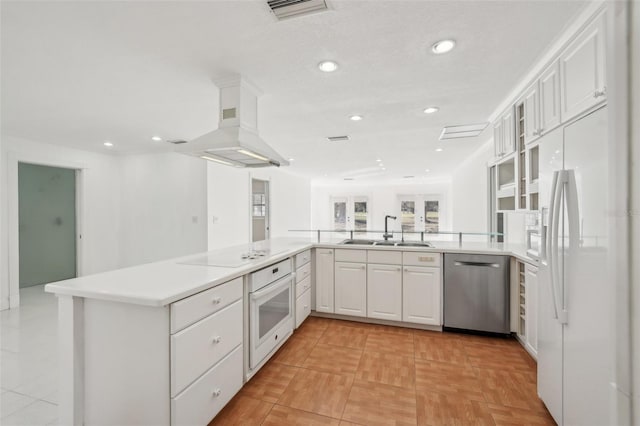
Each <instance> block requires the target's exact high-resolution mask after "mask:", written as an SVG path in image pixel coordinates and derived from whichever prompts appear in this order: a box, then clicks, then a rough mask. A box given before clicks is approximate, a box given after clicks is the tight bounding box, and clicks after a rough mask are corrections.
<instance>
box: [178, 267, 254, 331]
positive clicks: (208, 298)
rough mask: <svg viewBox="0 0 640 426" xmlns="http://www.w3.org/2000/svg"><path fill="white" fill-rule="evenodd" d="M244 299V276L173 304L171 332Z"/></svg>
mask: <svg viewBox="0 0 640 426" xmlns="http://www.w3.org/2000/svg"><path fill="white" fill-rule="evenodd" d="M240 299H242V277H239V278H236V279H235V280H233V281H229V282H228V283H225V284H222V285H219V286H216V287H213V288H211V289H209V290H206V291H203V292H200V293H198V294H194V295H193V296H191V297H187V298H186V299H182V300H179V301H177V302H175V303H172V304H171V334H173V333H176V332H178V331H180V330H182V329H183V328H185V327H187V326H189V325H191V324H193V323H194V322H196V321H199V320H201V319H202V318H204V317H206V316H207V315H211V314H212V313H214V312H217V311H219V310H220V309H222V308H224V307H226V306H229V304H231V303H233V302H235V301H236V300H240Z"/></svg>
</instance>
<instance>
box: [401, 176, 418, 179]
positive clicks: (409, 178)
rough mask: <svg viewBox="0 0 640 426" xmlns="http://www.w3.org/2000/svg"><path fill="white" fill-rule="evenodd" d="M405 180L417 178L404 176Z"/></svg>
mask: <svg viewBox="0 0 640 426" xmlns="http://www.w3.org/2000/svg"><path fill="white" fill-rule="evenodd" d="M402 177H403V178H404V179H413V178H414V177H415V176H402Z"/></svg>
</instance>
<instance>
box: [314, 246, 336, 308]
mask: <svg viewBox="0 0 640 426" xmlns="http://www.w3.org/2000/svg"><path fill="white" fill-rule="evenodd" d="M315 267H316V311H318V312H329V313H333V312H334V304H333V292H334V276H333V267H334V266H333V249H320V248H319V249H316V254H315Z"/></svg>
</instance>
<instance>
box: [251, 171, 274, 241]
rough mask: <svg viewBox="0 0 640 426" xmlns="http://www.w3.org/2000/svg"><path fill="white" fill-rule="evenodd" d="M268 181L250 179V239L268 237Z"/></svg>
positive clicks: (255, 239)
mask: <svg viewBox="0 0 640 426" xmlns="http://www.w3.org/2000/svg"><path fill="white" fill-rule="evenodd" d="M269 207H270V204H269V181H268V180H261V179H253V178H252V179H251V241H252V242H256V241H264V240H266V239H269V214H270V209H269Z"/></svg>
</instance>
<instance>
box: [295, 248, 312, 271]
mask: <svg viewBox="0 0 640 426" xmlns="http://www.w3.org/2000/svg"><path fill="white" fill-rule="evenodd" d="M310 260H311V250H305V251H303V252H302V253H298V254H296V268H299V267H301V266H302V265H304V264H306V263H309V261H310Z"/></svg>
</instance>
